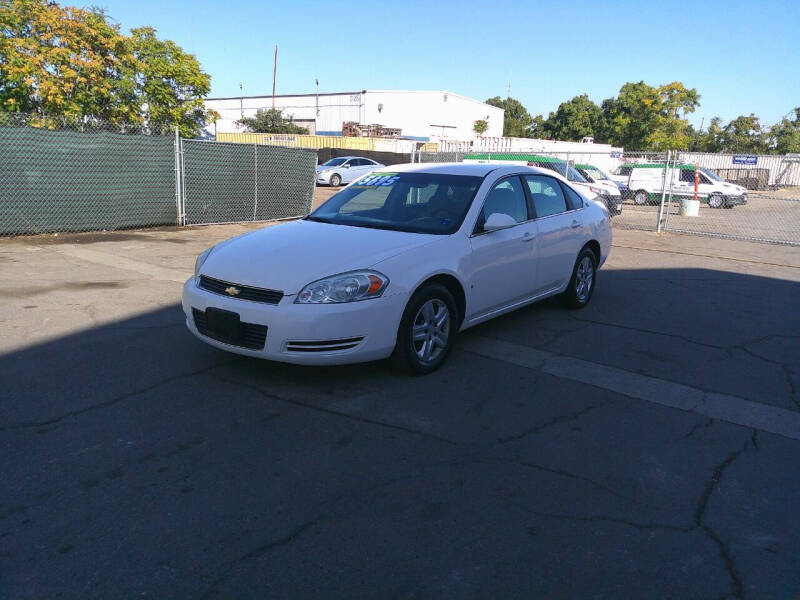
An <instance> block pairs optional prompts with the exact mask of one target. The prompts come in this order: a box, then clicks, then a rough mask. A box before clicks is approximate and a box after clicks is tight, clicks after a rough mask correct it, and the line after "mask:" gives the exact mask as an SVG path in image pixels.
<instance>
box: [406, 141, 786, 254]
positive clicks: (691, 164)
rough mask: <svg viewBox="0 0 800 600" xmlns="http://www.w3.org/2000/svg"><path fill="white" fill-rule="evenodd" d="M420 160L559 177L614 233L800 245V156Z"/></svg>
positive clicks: (532, 155) (518, 155) (444, 155)
mask: <svg viewBox="0 0 800 600" xmlns="http://www.w3.org/2000/svg"><path fill="white" fill-rule="evenodd" d="M415 160H416V161H417V162H440V163H441V162H490V163H501V164H518V165H528V166H534V167H539V168H545V169H550V170H553V171H556V172H558V173H560V174H561V175H564V176H566V177H567V178H568V179H569V180H570V181H572V183H573V184H574V185H575V186H576V187H578V188H579V189H581V191H583V192H584V193H585V194H586V195H587V196H588V197H591V198H595V199H596V200H598V201H600V202H603V203H604V204H605V205H606V206H607V207H608V209H609V212H610V213H611V215H612V217H613V219H612V224H613V226H614V227H616V228H621V229H639V230H643V231H672V232H677V233H690V234H695V235H708V236H715V237H724V238H731V239H739V240H748V241H759V242H769V243H776V244H787V245H800V155H787V156H772V155H764V156H753V155H747V156H740V155H732V154H700V153H689V152H671V151H670V152H624V153H616V152H591V151H587V152H569V153H567V152H548V151H541V150H537V151H525V150H515V151H513V152H493V153H490V152H420V153H417V154H416V155H415ZM695 178H696V180H697V183H696V184H695ZM695 194H696V196H695ZM695 200H696V201H695Z"/></svg>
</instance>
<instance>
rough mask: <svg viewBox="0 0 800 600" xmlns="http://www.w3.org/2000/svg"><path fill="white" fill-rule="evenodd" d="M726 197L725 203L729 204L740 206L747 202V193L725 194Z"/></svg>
mask: <svg viewBox="0 0 800 600" xmlns="http://www.w3.org/2000/svg"><path fill="white" fill-rule="evenodd" d="M723 197H724V198H725V204H727V205H728V206H738V205H742V204H747V194H741V195H739V196H723Z"/></svg>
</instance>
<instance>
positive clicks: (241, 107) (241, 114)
mask: <svg viewBox="0 0 800 600" xmlns="http://www.w3.org/2000/svg"><path fill="white" fill-rule="evenodd" d="M242 89H243V88H242V84H241V83H239V118H240V119H244V92H243V91H242Z"/></svg>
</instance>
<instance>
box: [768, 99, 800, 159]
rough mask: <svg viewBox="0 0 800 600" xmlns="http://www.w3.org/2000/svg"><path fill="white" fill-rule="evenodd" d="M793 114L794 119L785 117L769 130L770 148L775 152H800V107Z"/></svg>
mask: <svg viewBox="0 0 800 600" xmlns="http://www.w3.org/2000/svg"><path fill="white" fill-rule="evenodd" d="M792 113H793V116H794V119H791V118H788V117H784V118H783V119H781V121H780V123H777V124H776V125H773V126H772V127H770V129H769V146H770V149H771V150H772V151H773V152H776V153H778V154H786V153H788V152H800V106H798V107H796V108H795V109H794V110H793V111H792Z"/></svg>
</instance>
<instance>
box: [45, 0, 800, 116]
mask: <svg viewBox="0 0 800 600" xmlns="http://www.w3.org/2000/svg"><path fill="white" fill-rule="evenodd" d="M61 3H62V4H77V5H82V3H81V0H62V1H61ZM86 4H90V5H95V6H100V7H102V8H104V9H106V11H107V13H108V15H109V16H110V17H112V18H113V19H114V20H115V21H117V22H118V23H119V24H120V26H121V27H122V29H123V31H125V32H127V31H128V30H129V29H130V28H131V27H139V26H143V25H150V26H153V27H155V28H156V29H157V31H158V35H159V37H161V38H167V39H171V40H173V41H175V42H176V43H178V44H179V45H180V46H181V47H183V49H184V50H186V51H187V52H190V53H192V54H194V55H195V56H196V57H197V58H198V60H199V61H200V64H201V66H202V68H203V69H204V70H205V71H206V72H207V73H209V74H210V75H211V86H212V90H211V94H210V95H209V97H218V96H238V95H240V91H239V84H240V83H241V84H242V87H243V93H244V94H245V95H263V94H270V93H271V90H272V58H273V48H274V45H275V44H277V45H278V76H277V89H276V93H278V94H289V93H313V92H314V91H315V84H314V80H315V79H319V91H320V92H338V91H357V90H362V89H411V90H415V89H419V90H445V91H450V92H454V93H457V94H462V95H464V96H469V97H472V98H476V99H478V100H486V99H487V98H490V97H492V96H502V97H505V96H507V95H508V88H509V81H510V85H511V96H513V97H514V98H517V99H518V100H520V101H521V102H522V103H523V104H524V105H525V106H526V107H527V108H528V111H529V112H530V113H531V114H532V115H537V114H543V115H544V116H545V117H546V116H547V114H548V113H549V112H550V111H553V110H555V109H556V108H557V107H558V105H559V103H561V102H563V101H565V100H568V99H570V98H572V97H573V96H576V95H579V94H584V93H585V94H588V95H589V98H591V99H592V100H593V101H595V102H596V103H598V104H600V103H601V102H602V100H603V99H605V98H609V97H612V96H615V95H616V94H617V93H618V92H619V89H620V87H621V86H622V85H623V84H624V83H625V82H628V81H640V80H644V81H645V82H646V83H648V84H650V85H653V86H657V85H660V84H663V83H669V82H671V81H676V80H677V81H681V82H683V84H684V85H686V86H687V87H690V88H691V87H693V88H696V89H697V90H698V92H699V93H700V96H701V98H700V107H699V108H698V109H697V111H696V112H695V113H694V114H693V115H690V121H691V122H692V124H693V125H695V126H699V125H700V124H701V122H702V123H705V125H707V124H708V122H709V121H710V119H711V118H712V117H714V116H719V117H722V119H723V120H725V121H727V120H730V119H733V118H736V117H737V116H739V115H741V114H745V115H747V114H750V113H755V114H756V115H757V116H759V117H760V118H761V121H762V123H764V124H767V125H769V124H772V123H775V122H777V121H779V120H780V119H781V118H782V117H783V116H784V115H786V114H787V113H789V112H790V111H791V110H792V108H793V107H795V106H800V34H799V32H800V0H791V1H778V0H774V1H769V0H767V1H758V0H751V1H749V2H740V1H736V0H728V1H719V0H708V1H703V0H696V1H694V2H688V3H682V2H670V3H666V2H657V1H651V0H638V1H635V2H629V1H619V2H613V3H612V2H609V3H605V2H598V1H595V2H591V1H586V0H562V1H560V2H508V1H505V0H495V1H493V2H471V1H464V2H452V1H450V0H427V1H425V2H420V1H417V0H406V1H402V2H394V1H391V0H382V1H380V2H375V1H373V2H361V1H357V0H350V1H345V2H303V1H292V0H283V1H282V2H274V1H272V2H270V1H261V2H259V1H257V0H241V1H237V0H228V1H227V2H220V1H219V0H217V1H214V2H212V1H205V0H200V1H195V2H189V1H184V0H137V1H135V2H133V1H131V0H94V1H93V2H87V3H86Z"/></svg>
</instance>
